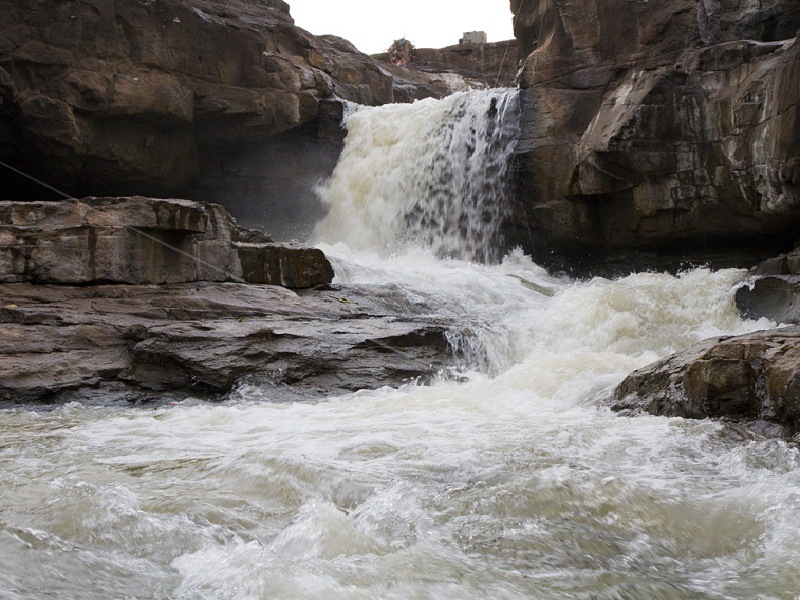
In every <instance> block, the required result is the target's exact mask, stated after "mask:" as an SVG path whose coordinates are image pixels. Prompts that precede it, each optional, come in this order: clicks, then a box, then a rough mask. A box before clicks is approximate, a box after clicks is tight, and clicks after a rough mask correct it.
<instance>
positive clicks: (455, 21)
mask: <svg viewBox="0 0 800 600" xmlns="http://www.w3.org/2000/svg"><path fill="white" fill-rule="evenodd" d="M286 1H287V2H288V3H289V5H290V6H291V12H292V17H294V21H295V24H296V25H297V26H298V27H302V28H303V29H305V30H306V31H310V32H311V33H313V34H316V35H323V34H327V33H331V34H334V35H338V36H339V37H343V38H345V39H347V40H350V41H351V42H353V44H355V46H356V48H358V49H359V50H361V51H362V52H366V53H367V54H376V53H378V52H386V50H387V49H388V48H389V46H390V45H391V44H392V41H394V40H396V39H399V38H402V37H405V38H407V39H408V40H410V41H411V43H413V44H414V46H416V47H417V48H443V47H445V46H452V45H454V44H458V40H459V39H460V38H461V37H462V35H463V34H464V32H465V31H485V32H486V34H487V35H488V38H489V41H490V42H501V41H504V40H509V39H512V38H513V37H514V33H513V31H512V20H513V16H512V14H511V10H510V8H509V0H388V1H387V0H286Z"/></svg>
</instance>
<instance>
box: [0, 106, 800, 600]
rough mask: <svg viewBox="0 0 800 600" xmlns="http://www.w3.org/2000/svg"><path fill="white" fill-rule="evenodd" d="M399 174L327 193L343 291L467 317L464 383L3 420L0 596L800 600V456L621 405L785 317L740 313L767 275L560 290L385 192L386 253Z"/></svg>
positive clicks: (246, 390)
mask: <svg viewBox="0 0 800 600" xmlns="http://www.w3.org/2000/svg"><path fill="white" fill-rule="evenodd" d="M483 94H484V95H483V96H482V97H481V98H478V99H474V98H471V99H469V100H468V102H470V103H471V102H473V101H476V102H478V104H480V103H481V102H484V101H486V100H487V94H488V100H489V101H491V97H492V96H491V93H488V92H485V93H483ZM462 100H463V98H462V99H460V100H459V99H455V100H453V99H451V100H449V101H451V102H454V103H455V104H451V109H452V108H453V107H455V106H463V105H461V104H458V103H459V102H461V101H462ZM501 100H504V101H510V100H509V99H508V98H505V99H501ZM512 103H513V102H512ZM418 104H420V103H418ZM428 104H430V105H431V106H430V110H431V111H437V110H439V111H441V109H442V104H437V103H432V102H431V103H428ZM424 107H425V104H422V107H420V106H419V105H412V107H409V108H408V110H421V108H424ZM490 108H491V107H490ZM386 110H387V111H389V112H391V111H393V110H394V111H399V113H401V112H402V111H401V109H398V108H395V107H390V108H387V109H386ZM448 110H449V109H448ZM457 111H460V109H457ZM446 113H447V111H444V112H442V115H446ZM449 114H453V111H452V110H450V113H449ZM498 114H499V113H498ZM378 117H380V110H379V109H364V110H361V111H358V112H356V113H354V115H353V116H351V118H350V119H351V120H350V121H349V122H348V127H349V128H350V131H351V133H352V132H353V131H356V130H358V128H359V127H362V128H363V131H364V132H365V134H366V133H369V135H373V136H378V139H384V138H382V137H380V136H383V135H384V134H383V133H380V134H378V133H377V129H376V125H375V123H372V124H370V123H369V121H372V120H374V119H376V118H378ZM399 117H400V118H399V119H398V127H405V128H406V129H407V128H408V122H409V119H408V118H407V115H402V114H399ZM426 118H427V117H426ZM442 118H445V116H442ZM458 118H459V119H460V118H461V117H458ZM386 119H389V120H392V119H393V117H392V116H390V115H387V114H384V115H383V120H384V121H385V120H386ZM384 124H385V123H384ZM429 128H430V124H427V125H425V126H424V127H423V129H425V130H428V129H429ZM467 129H468V131H469V132H470V133H469V135H470V136H471V135H473V134H472V133H471V132H472V129H478V128H475V127H472V126H470V127H468V128H467ZM496 134H497V133H496V132H494V133H491V134H487V135H489V137H491V136H494V135H496ZM483 135H484V134H476V136H477V137H476V138H475V139H478V138H481V137H482V136H483ZM354 141H355V142H357V143H358V144H359V146H362V145H365V144H367V143H375V141H373V142H365V141H364V139H363V138H361V137H359V136H358V135H353V136H351V137H350V138H348V148H351V144H352V143H353V142H354ZM421 145H422V144H420V146H421ZM477 145H479V144H476V148H475V150H473V153H477V152H479V149H478V148H477ZM376 154H378V155H379V153H377V151H376ZM407 156H409V160H410V159H412V158H413V159H414V160H416V159H417V156H416V154H415V153H411V154H408V155H407ZM374 158H375V155H373V154H370V153H368V152H367V153H364V159H363V160H360V161H354V162H352V163H350V162H348V157H347V156H346V155H345V156H343V161H342V162H341V163H340V167H341V168H340V169H338V171H337V173H335V174H334V177H333V180H332V181H331V183H330V184H329V185H328V186H325V187H324V188H323V189H322V190H321V194H322V195H323V197H325V198H326V199H327V200H328V201H329V202H330V203H331V205H332V207H331V212H332V215H333V216H332V218H333V219H337V218H339V217H340V216H341V215H345V217H346V218H339V223H340V225H335V224H333V223H332V222H330V221H329V222H327V223H323V224H322V225H321V226H320V228H319V229H318V231H317V235H318V236H319V239H318V243H319V245H320V247H322V248H323V249H324V250H325V251H326V252H327V253H328V254H329V256H331V258H332V260H333V262H334V264H335V268H336V273H337V280H338V281H339V282H341V283H343V284H346V283H349V282H353V283H373V284H385V283H389V284H392V285H394V286H396V287H397V289H398V290H400V293H402V294H404V295H405V297H406V298H407V299H408V300H411V301H416V302H419V303H420V305H425V306H430V307H432V308H431V311H432V312H434V313H437V314H443V315H447V316H450V317H455V318H457V319H458V321H459V323H463V324H467V325H468V327H467V329H468V330H469V331H471V336H470V337H469V338H468V339H467V338H455V337H454V339H453V344H454V346H457V349H458V351H459V352H460V353H461V355H463V356H464V357H465V358H464V364H463V365H462V368H461V369H460V370H458V372H456V373H445V374H443V375H442V377H441V378H440V380H438V381H436V382H434V383H433V384H432V385H429V386H418V385H414V384H412V383H410V384H409V385H407V386H405V387H402V388H400V389H390V388H385V389H380V390H375V391H362V392H358V393H355V394H351V395H348V396H344V397H331V398H327V399H325V400H323V401H317V402H308V403H303V402H296V403H277V402H271V401H270V388H268V387H257V386H252V385H251V386H242V387H240V388H239V389H237V390H236V391H235V392H234V393H233V394H231V396H230V397H229V398H228V399H227V400H226V401H224V402H221V403H216V404H209V403H203V402H200V401H192V400H188V401H185V402H183V403H181V404H179V405H176V406H170V407H162V408H158V409H151V410H141V409H135V410H133V409H124V408H112V407H92V406H82V405H80V404H70V405H66V406H63V407H60V408H57V409H55V410H53V411H50V412H41V411H31V410H26V409H20V408H16V409H7V410H3V411H2V412H1V413H0V416H2V418H1V419H0V598H2V599H4V600H5V599H22V598H25V599H31V598H37V599H38V598H70V599H72V598H74V599H103V600H107V599H110V598H114V599H116V598H136V599H166V598H171V599H214V600H216V599H226V600H227V599H230V600H234V599H236V600H240V599H241V600H245V599H247V600H250V599H273V598H274V599H282V598H285V599H292V598H296V599H310V598H325V599H365V600H367V599H369V600H373V599H376V598H387V599H388V598H391V599H439V598H441V599H448V600H452V599H454V598H458V599H471V598H476V599H481V600H485V599H487V598H491V599H498V600H499V599H519V598H532V599H550V598H553V599H558V598H585V599H612V598H614V599H617V598H618V599H640V598H641V599H667V598H674V599H686V598H708V599H719V598H763V599H767V598H780V599H783V598H794V597H796V596H798V595H800V456H798V453H797V450H796V449H795V448H794V447H791V446H789V445H787V444H785V443H783V442H779V441H775V440H771V441H765V440H758V439H750V438H748V437H747V436H746V435H744V434H741V433H737V432H736V431H735V430H732V429H729V428H727V427H725V426H723V425H721V424H718V423H712V422H701V421H688V420H683V419H670V418H661V417H649V416H641V417H636V418H629V417H619V416H616V415H614V414H613V413H611V412H610V411H609V410H608V409H607V408H605V405H604V400H605V399H607V398H608V395H609V394H610V392H611V390H612V389H613V387H614V386H615V385H616V384H617V383H618V382H619V381H620V380H621V379H622V378H623V377H624V376H625V375H626V374H627V373H629V372H630V371H631V370H633V369H635V368H637V367H639V366H643V365H645V364H647V363H649V362H651V361H653V360H655V359H656V358H658V357H660V356H663V355H665V354H667V353H670V352H672V351H675V350H679V349H681V348H684V347H686V346H688V345H690V344H692V343H694V342H696V341H699V340H701V339H704V338H706V337H709V336H713V335H719V334H727V333H738V332H745V331H749V330H753V329H757V328H765V327H769V326H771V325H772V324H771V323H767V322H758V323H756V322H747V321H742V320H741V319H740V318H739V317H738V314H737V311H736V309H735V307H734V304H733V300H732V290H733V288H734V287H735V285H736V284H737V282H739V281H740V280H741V279H742V277H743V275H744V273H743V272H741V271H734V270H727V271H719V272H711V271H708V270H705V269H697V270H693V271H689V272H685V273H682V274H681V275H679V276H672V275H666V274H635V275H631V276H628V277H624V278H620V279H617V280H607V279H599V278H598V279H593V280H591V281H573V280H568V279H564V278H556V277H552V276H550V275H548V274H547V273H546V272H545V271H544V270H542V269H541V268H539V267H537V266H536V265H535V264H533V263H532V262H531V261H530V259H529V258H528V257H526V256H524V255H523V254H522V253H520V252H511V253H509V254H508V255H506V256H505V257H503V258H502V260H491V257H489V256H487V255H486V253H485V252H484V251H483V250H481V249H480V248H479V247H478V246H476V245H475V244H474V240H465V241H464V243H463V244H461V243H460V242H458V237H457V236H450V233H449V232H448V233H447V235H445V236H443V237H448V236H449V237H448V241H447V242H446V243H442V244H440V243H439V242H438V241H437V240H436V236H435V235H434V234H433V233H431V232H433V231H435V227H441V226H442V225H441V223H443V222H445V221H448V220H449V219H451V217H448V218H447V219H440V220H438V221H436V220H434V219H429V220H428V221H427V222H426V224H424V225H423V224H421V223H422V222H423V220H416V219H414V218H406V215H408V214H410V213H415V209H414V206H413V205H411V204H409V205H407V211H406V212H402V211H400V212H398V211H395V212H392V210H393V207H390V206H389V205H390V204H391V203H392V202H393V200H391V198H392V197H393V196H392V194H394V192H392V191H391V190H390V188H391V185H392V184H391V182H385V181H384V182H382V183H380V185H379V188H380V190H381V191H382V192H386V193H385V196H384V197H385V198H386V200H385V202H386V203H388V204H383V203H384V200H376V201H375V205H374V206H372V207H371V210H373V211H374V214H375V215H382V216H384V217H386V221H387V222H388V223H389V224H390V225H388V227H391V228H392V230H393V231H395V232H396V235H394V236H392V235H390V234H389V233H388V232H387V231H385V230H383V229H380V227H379V226H377V225H376V226H375V227H377V228H378V229H379V231H378V233H375V232H373V231H372V230H370V233H369V234H367V233H364V234H363V235H364V236H365V237H368V236H370V235H373V234H375V235H376V236H377V237H372V238H371V239H370V240H369V241H368V242H364V239H363V238H362V237H360V236H358V235H355V236H353V235H351V233H352V231H351V230H352V229H353V228H355V225H354V224H353V223H354V222H353V221H352V219H355V218H356V217H355V216H352V217H347V214H348V213H347V211H349V210H350V208H348V207H346V206H344V204H346V203H347V202H351V203H355V204H357V203H358V202H356V201H355V200H354V198H355V196H353V195H349V196H348V194H349V192H348V193H345V192H342V191H341V190H348V189H352V188H348V187H347V186H343V184H342V181H341V178H352V177H354V174H353V173H352V172H351V169H353V168H356V169H362V170H363V169H374V172H373V175H374V177H375V178H376V179H380V178H381V177H383V176H384V175H385V174H387V173H388V174H389V175H390V177H395V175H396V174H393V173H392V171H391V170H390V169H388V168H386V164H385V163H381V162H378V163H377V165H376V163H374V162H372V161H373V160H374ZM392 160H394V159H392ZM365 161H366V162H365ZM401 162H402V161H401ZM423 162H425V161H423ZM395 181H398V180H397V179H395ZM415 185H416V184H415ZM335 190H339V191H335ZM387 190H389V191H387ZM342 193H344V196H342V195H337V194H342ZM491 193H495V192H491ZM448 194H449V192H448ZM481 194H482V193H476V194H473V195H472V196H471V200H470V202H468V203H466V204H465V208H459V209H458V210H459V211H461V213H459V214H457V215H456V217H454V218H455V220H456V221H458V219H460V218H462V217H461V216H460V215H461V214H463V212H464V211H467V212H469V211H472V210H473V208H474V207H476V206H478V207H481V206H482V205H481V203H482V202H483V196H482V195H481ZM374 197H376V196H374V195H373V198H374ZM438 197H440V198H441V197H445V196H441V195H439V196H438ZM348 198H349V200H348ZM363 200H364V198H363V197H361V198H360V201H362V203H363ZM390 209H391V210H390ZM483 213H485V210H484V209H483V208H480V210H478V211H476V212H473V214H483ZM349 214H351V215H352V214H354V213H349ZM431 214H438V215H441V214H442V212H441V210H440V209H439V208H437V209H436V210H435V211H432V213H431ZM337 215H339V216H337ZM387 215H388V216H387ZM433 221H436V222H437V223H438V224H437V225H435V226H434V225H431V224H430V223H432V222H433ZM398 224H402V225H400V226H399V225H398ZM467 231H469V229H467ZM409 232H411V234H409ZM493 235H495V234H494V233H492V232H491V231H490V232H489V234H488V237H489V238H491V236H493ZM431 240H433V241H431ZM454 256H457V257H455V258H454ZM476 258H477V259H480V260H476ZM483 259H490V260H483Z"/></svg>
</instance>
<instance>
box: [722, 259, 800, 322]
mask: <svg viewBox="0 0 800 600" xmlns="http://www.w3.org/2000/svg"><path fill="white" fill-rule="evenodd" d="M751 273H752V276H751V277H750V279H749V280H748V281H747V282H746V283H745V285H742V286H741V287H740V288H739V289H738V290H737V291H736V305H737V306H738V307H739V311H740V312H741V313H742V316H744V317H748V318H751V319H760V318H761V317H766V318H768V319H770V320H772V321H775V322H776V323H785V324H794V325H798V324H800V250H798V249H795V250H794V251H793V252H790V253H788V254H782V255H781V256H776V257H774V258H771V259H768V260H765V261H764V262H762V263H761V264H759V265H756V266H755V267H753V269H751Z"/></svg>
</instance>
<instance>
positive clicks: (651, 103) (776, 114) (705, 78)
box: [511, 0, 800, 269]
mask: <svg viewBox="0 0 800 600" xmlns="http://www.w3.org/2000/svg"><path fill="white" fill-rule="evenodd" d="M511 6H512V10H514V12H515V13H516V14H517V21H516V35H517V37H518V39H520V41H521V43H522V46H523V50H524V52H525V53H526V54H527V58H526V59H525V60H524V63H523V68H522V72H521V80H520V85H521V87H522V88H523V89H524V94H525V116H524V122H523V132H522V141H521V143H520V147H519V148H520V152H519V156H520V162H521V167H522V170H523V182H522V184H523V191H522V194H523V197H524V199H525V201H526V202H527V204H528V206H529V208H530V212H529V215H528V218H529V225H530V227H531V228H532V229H533V231H534V235H533V239H532V240H530V239H529V240H528V244H527V246H528V248H529V249H530V250H532V251H533V252H534V254H535V255H536V256H537V258H538V259H539V260H542V261H544V262H548V263H549V264H551V265H556V266H559V267H564V266H568V265H571V266H573V267H574V266H575V265H580V264H581V262H583V263H584V265H585V266H586V267H588V268H589V269H592V268H597V267H598V265H600V264H605V265H606V266H607V265H608V264H609V263H613V262H614V261H616V260H619V261H620V262H619V264H620V265H624V268H626V269H630V268H651V267H658V266H665V265H675V264H677V263H679V262H681V261H682V260H691V261H695V262H716V263H717V264H724V263H725V262H726V261H727V262H728V263H740V264H741V263H748V262H749V263H750V264H752V262H753V261H754V259H755V258H756V257H757V256H760V255H763V254H769V253H777V252H779V251H785V250H787V249H788V248H790V247H791V243H792V242H793V241H794V240H795V239H796V238H797V231H798V229H797V228H798V225H799V224H800V43H798V40H797V37H796V36H797V31H798V27H800V8H799V7H800V3H798V2H797V1H796V0H786V1H782V0H771V1H769V2H758V3H756V2H752V1H750V0H739V1H737V2H733V3H725V5H724V7H723V42H722V43H721V44H719V45H717V46H713V47H705V48H699V49H695V48H694V47H693V44H694V41H695V40H696V35H697V34H696V25H695V6H696V5H695V2H694V1H693V0H670V1H669V2H660V3H657V4H655V5H654V4H653V3H652V2H650V3H648V2H646V1H644V0H589V1H588V2H584V1H580V2H578V1H576V0H523V1H520V0H512V2H511ZM523 238H524V236H523Z"/></svg>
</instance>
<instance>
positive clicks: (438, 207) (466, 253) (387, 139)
mask: <svg viewBox="0 0 800 600" xmlns="http://www.w3.org/2000/svg"><path fill="white" fill-rule="evenodd" d="M345 125H346V126H347V131H348V133H347V140H346V144H345V148H344V151H343V153H342V156H341V158H340V160H339V164H338V165H337V167H336V169H335V171H334V173H333V177H332V178H331V180H330V181H329V182H327V183H326V184H324V185H323V186H321V188H320V190H319V194H320V197H321V198H322V200H323V201H324V202H325V203H326V204H327V205H328V206H329V213H328V216H327V217H326V218H325V219H324V220H323V221H322V222H321V223H320V225H319V226H318V227H317V229H316V231H315V237H316V238H317V239H318V240H319V241H323V242H345V243H347V244H348V245H349V246H350V247H351V248H358V249H372V250H379V251H383V252H389V253H391V252H395V251H397V250H398V249H400V248H402V247H404V246H407V245H419V246H424V247H427V248H431V249H432V250H433V252H434V253H435V254H436V255H437V256H449V257H454V258H463V259H468V260H480V261H489V262H496V261H497V260H498V259H499V258H501V256H500V250H501V247H502V240H501V235H500V226H501V224H502V220H503V217H504V216H505V213H506V211H507V205H508V198H507V196H508V192H509V187H510V181H511V177H510V170H511V168H512V163H513V155H514V150H515V149H516V141H517V135H518V127H519V99H518V93H517V91H516V90H488V91H481V92H469V93H466V92H465V93H459V94H455V95H453V96H450V97H448V98H446V99H444V100H438V101H437V100H433V99H429V100H424V101H421V102H415V103H414V104H398V105H393V106H390V107H380V108H362V109H360V110H357V111H355V112H352V113H351V114H350V115H349V116H348V117H347V118H346V121H345Z"/></svg>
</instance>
